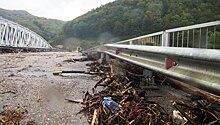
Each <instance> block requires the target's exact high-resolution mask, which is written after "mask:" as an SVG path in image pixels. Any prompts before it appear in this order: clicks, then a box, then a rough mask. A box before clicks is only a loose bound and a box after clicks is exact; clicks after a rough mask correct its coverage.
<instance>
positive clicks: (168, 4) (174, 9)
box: [55, 0, 220, 47]
mask: <svg viewBox="0 0 220 125" xmlns="http://www.w3.org/2000/svg"><path fill="white" fill-rule="evenodd" d="M219 19H220V1H219V0H116V1H115V2H112V3H109V4H107V5H104V6H102V7H100V8H97V9H94V10H92V11H90V12H88V13H87V14H85V15H82V16H80V17H78V18H76V19H74V20H72V21H70V22H67V23H66V24H65V25H64V27H63V30H62V32H61V34H60V36H59V38H56V40H55V43H60V42H61V43H62V42H64V41H65V42H68V43H70V42H74V41H75V42H77V44H79V41H81V42H80V44H81V45H82V46H86V47H91V46H94V45H97V44H99V43H98V42H114V41H117V40H121V39H127V38H132V37H135V36H139V35H143V34H148V33H152V32H156V31H161V30H164V29H168V28H174V27H179V26H186V25H191V24H197V23H203V22H208V21H214V20H219ZM82 41H83V42H82ZM92 41H93V42H92ZM97 41H98V42H97Z"/></svg>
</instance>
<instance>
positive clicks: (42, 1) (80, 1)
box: [0, 0, 115, 21]
mask: <svg viewBox="0 0 220 125" xmlns="http://www.w3.org/2000/svg"><path fill="white" fill-rule="evenodd" d="M112 1H115V0H0V8H3V9H9V10H26V11H28V12H29V13H31V14H32V15H35V16H40V17H46V18H52V19H60V20H65V21H69V20H72V19H74V18H76V17H78V16H80V15H82V14H85V13H86V12H88V11H89V10H91V9H94V8H96V7H99V6H101V5H104V4H106V3H109V2H112Z"/></svg>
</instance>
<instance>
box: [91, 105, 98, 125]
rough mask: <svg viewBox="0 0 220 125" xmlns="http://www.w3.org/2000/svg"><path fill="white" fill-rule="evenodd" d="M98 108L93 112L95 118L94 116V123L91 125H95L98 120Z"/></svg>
mask: <svg viewBox="0 0 220 125" xmlns="http://www.w3.org/2000/svg"><path fill="white" fill-rule="evenodd" d="M97 114H98V113H97V109H95V110H94V113H93V118H92V123H91V125H95V122H96V117H97Z"/></svg>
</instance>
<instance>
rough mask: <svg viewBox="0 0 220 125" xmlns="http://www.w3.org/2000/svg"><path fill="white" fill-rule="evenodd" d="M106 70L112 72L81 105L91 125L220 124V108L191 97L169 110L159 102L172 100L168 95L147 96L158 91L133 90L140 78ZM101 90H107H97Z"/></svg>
mask: <svg viewBox="0 0 220 125" xmlns="http://www.w3.org/2000/svg"><path fill="white" fill-rule="evenodd" d="M88 65H89V66H90V69H91V70H94V72H100V71H99V70H100V69H101V71H105V70H104V69H103V68H104V67H103V65H102V64H100V63H98V62H93V63H91V64H88ZM99 66H101V67H102V68H101V67H99ZM106 68H107V69H108V70H106V72H105V73H104V74H105V75H103V76H102V79H101V80H99V81H98V82H97V84H96V85H95V86H94V88H93V94H90V93H89V92H86V94H85V97H84V99H83V102H82V103H81V104H82V109H81V110H80V111H79V112H78V113H77V114H80V113H86V114H87V116H88V122H89V123H90V124H91V125H116V124H117V125H145V124H149V125H174V124H180V125H185V124H186V125H188V124H193V125H197V124H199V125H202V124H208V125H213V124H219V123H220V105H219V104H216V103H211V102H209V101H208V100H206V99H204V98H203V97H201V96H197V95H194V94H190V96H189V97H187V98H184V99H183V98H182V97H180V98H174V99H169V102H168V104H169V105H168V106H169V108H168V106H167V105H166V104H165V102H161V101H159V100H162V99H164V98H168V97H167V95H166V94H165V95H160V96H158V94H160V93H158V94H155V95H150V94H147V93H152V91H154V90H147V91H146V90H140V89H139V88H138V87H137V86H133V84H136V83H135V82H137V81H135V79H137V77H138V76H139V75H135V74H132V73H130V74H129V75H133V77H131V76H129V75H116V74H113V73H110V72H109V71H111V68H110V67H106ZM109 68H110V69H109ZM97 74H98V73H97ZM134 78H135V79H134ZM163 82H164V81H163ZM100 86H101V87H103V89H102V90H101V91H98V90H96V88H97V87H100ZM158 86H159V87H160V85H158ZM161 91H162V90H161ZM187 95H188V94H187ZM152 98H153V99H152ZM106 99H107V101H106ZM163 103H164V104H163Z"/></svg>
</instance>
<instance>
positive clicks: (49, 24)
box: [0, 8, 65, 41]
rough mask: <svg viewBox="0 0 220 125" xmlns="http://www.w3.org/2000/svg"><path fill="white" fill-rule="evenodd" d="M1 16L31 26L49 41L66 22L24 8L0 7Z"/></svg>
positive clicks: (30, 27)
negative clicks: (39, 15)
mask: <svg viewBox="0 0 220 125" xmlns="http://www.w3.org/2000/svg"><path fill="white" fill-rule="evenodd" d="M0 16H1V17H3V18H5V19H8V20H11V21H14V22H17V23H18V24H21V25H23V26H25V27H27V28H29V29H30V30H32V31H34V32H36V33H38V34H39V35H41V36H42V37H43V38H45V39H46V40H48V41H50V40H51V39H52V38H54V37H55V36H56V35H57V34H58V33H59V32H61V29H62V27H63V25H64V24H65V22H64V21H61V20H56V19H46V18H43V17H37V16H33V15H31V14H30V13H28V12H26V11H23V10H5V9H1V8H0Z"/></svg>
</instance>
